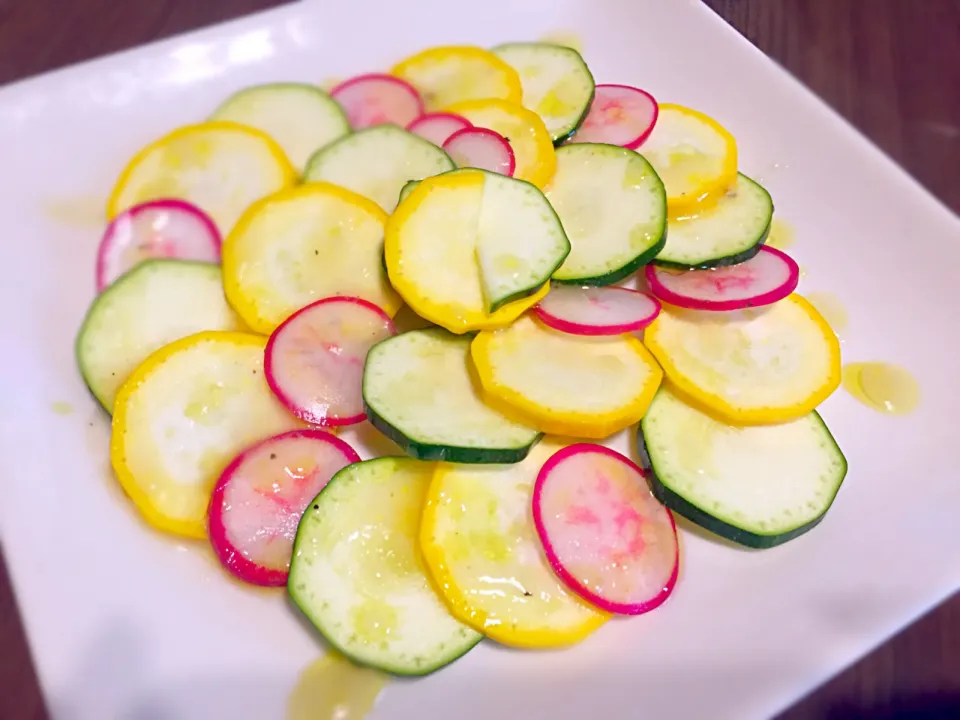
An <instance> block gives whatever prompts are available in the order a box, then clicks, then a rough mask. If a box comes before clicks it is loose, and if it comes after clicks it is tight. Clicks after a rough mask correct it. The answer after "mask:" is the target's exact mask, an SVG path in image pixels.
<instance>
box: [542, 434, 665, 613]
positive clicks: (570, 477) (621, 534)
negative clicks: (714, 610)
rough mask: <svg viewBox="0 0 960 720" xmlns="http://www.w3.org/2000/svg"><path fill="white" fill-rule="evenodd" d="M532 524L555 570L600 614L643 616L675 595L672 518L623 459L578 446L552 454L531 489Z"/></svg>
mask: <svg viewBox="0 0 960 720" xmlns="http://www.w3.org/2000/svg"><path fill="white" fill-rule="evenodd" d="M533 521H534V524H535V525H536V528H537V534H538V535H539V536H540V541H541V543H542V544H543V549H544V551H545V552H546V555H547V560H548V561H549V562H550V565H551V566H552V567H553V570H554V572H556V573H557V575H558V576H559V577H560V579H561V580H563V581H564V582H565V583H566V584H567V585H568V586H569V587H570V588H571V589H572V590H573V591H575V592H576V593H577V594H579V595H580V596H581V597H582V598H584V599H585V600H587V601H588V602H589V603H591V604H593V605H595V606H596V607H598V608H600V609H601V610H606V611H608V612H612V613H617V614H620V615H640V614H641V613H645V612H649V611H650V610H653V609H654V608H656V607H657V606H659V605H661V604H662V603H663V602H664V601H665V600H666V599H667V597H669V595H670V593H671V592H673V588H674V585H676V582H677V573H678V571H679V565H680V551H679V544H678V542H677V527H676V525H675V524H674V521H673V514H672V513H671V512H670V511H669V510H668V509H667V508H666V507H664V506H663V505H661V504H660V502H659V501H658V500H657V499H656V498H655V497H654V496H653V493H652V492H651V491H650V488H649V486H648V485H647V480H646V477H645V476H644V474H643V471H642V470H641V469H640V468H639V467H637V466H636V465H635V464H634V463H633V462H631V461H630V460H628V459H627V458H625V457H624V456H623V455H621V454H620V453H618V452H616V451H614V450H611V449H610V448H607V447H604V446H602V445H593V444H591V443H578V444H576V445H569V446H567V447H565V448H563V449H562V450H560V451H558V452H557V453H555V454H554V455H552V456H551V457H550V459H549V460H547V462H546V463H544V465H543V467H542V468H541V469H540V474H539V475H538V476H537V482H536V484H535V485H534V488H533Z"/></svg>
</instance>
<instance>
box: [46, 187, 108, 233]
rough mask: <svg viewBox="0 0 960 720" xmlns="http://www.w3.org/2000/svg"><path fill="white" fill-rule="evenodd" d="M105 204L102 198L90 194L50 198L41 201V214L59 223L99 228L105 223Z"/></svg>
mask: <svg viewBox="0 0 960 720" xmlns="http://www.w3.org/2000/svg"><path fill="white" fill-rule="evenodd" d="M105 206H106V202H105V201H104V200H103V198H101V197H95V196H92V195H91V196H87V197H83V196H80V197H62V198H52V199H50V200H45V201H44V202H43V214H44V216H45V217H47V219H49V220H52V221H53V222H55V223H57V224H59V225H67V226H69V227H79V228H90V227H96V228H99V227H105V226H106V224H107V216H106V213H105V212H104V207H105Z"/></svg>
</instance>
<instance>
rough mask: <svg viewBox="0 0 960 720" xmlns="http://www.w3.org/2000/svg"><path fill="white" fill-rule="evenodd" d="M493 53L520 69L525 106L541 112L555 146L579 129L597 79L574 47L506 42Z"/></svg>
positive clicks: (591, 100)
mask: <svg viewBox="0 0 960 720" xmlns="http://www.w3.org/2000/svg"><path fill="white" fill-rule="evenodd" d="M493 54H494V55H496V56H497V57H499V58H500V59H501V60H503V61H504V62H505V63H507V65H509V66H511V67H512V68H513V69H514V70H516V71H517V74H518V75H519V76H520V84H521V85H522V86H523V106H524V107H525V108H527V109H528V110H532V111H533V112H535V113H537V115H539V116H540V117H541V118H542V119H543V124H544V125H546V126H547V131H548V132H549V133H550V137H551V138H552V139H553V144H554V145H560V144H561V143H563V141H564V140H566V139H567V138H569V137H570V136H571V135H573V133H575V132H576V131H577V128H579V127H580V124H581V123H582V122H583V120H584V118H585V117H586V116H587V113H588V112H589V111H590V104H591V103H592V102H593V93H594V87H595V85H594V80H593V75H592V74H591V72H590V69H589V68H588V67H587V63H586V62H585V61H584V59H583V57H582V56H581V55H580V53H579V52H577V51H576V50H574V49H573V48H571V47H565V46H563V45H553V44H551V43H506V44H504V45H498V46H497V47H495V48H493Z"/></svg>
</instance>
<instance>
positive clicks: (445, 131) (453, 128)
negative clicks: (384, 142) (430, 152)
mask: <svg viewBox="0 0 960 720" xmlns="http://www.w3.org/2000/svg"><path fill="white" fill-rule="evenodd" d="M470 127H473V124H472V123H471V122H470V121H469V120H467V119H466V118H463V117H460V116H459V115H454V114H453V113H427V114H426V115H421V116H420V117H418V118H417V119H416V120H414V121H413V122H412V123H410V124H409V125H408V126H407V130H408V131H410V132H412V133H413V134H414V135H419V136H420V137H422V138H423V139H424V140H429V141H430V142H432V143H433V144H434V145H436V146H437V147H442V146H443V144H444V143H445V142H446V141H447V138H449V137H450V136H451V135H453V134H454V133H455V132H457V131H458V130H463V129H464V128H470Z"/></svg>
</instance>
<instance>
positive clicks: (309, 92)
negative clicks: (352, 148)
mask: <svg viewBox="0 0 960 720" xmlns="http://www.w3.org/2000/svg"><path fill="white" fill-rule="evenodd" d="M210 119H211V120H229V121H230V122H235V123H240V124H241V125H247V126H249V127H252V128H256V129H257V130H260V131H261V132H265V133H266V134H267V135H269V136H270V137H272V138H273V139H274V140H276V141H277V143H278V144H279V145H280V147H282V148H283V151H284V152H285V153H286V154H287V157H288V158H290V162H292V163H293V164H294V165H295V166H296V167H297V168H298V169H300V170H302V169H303V167H304V166H305V165H306V163H307V160H309V159H310V156H311V155H312V154H313V153H315V152H316V151H317V150H319V149H320V148H322V147H324V146H326V145H328V144H329V143H331V142H333V141H334V140H337V139H338V138H341V137H343V136H344V135H346V134H348V133H349V132H350V125H349V124H348V123H347V116H346V115H345V114H344V112H343V110H342V109H341V108H340V105H338V104H337V102H336V101H335V100H334V99H333V98H331V97H330V96H329V95H327V93H325V92H324V91H323V90H321V89H320V88H318V87H316V86H314V85H308V84H306V83H271V84H268V85H255V86H253V87H248V88H245V89H243V90H240V91H238V92H236V93H234V94H233V95H231V96H230V97H228V98H227V99H226V100H224V101H223V103H222V104H221V105H220V107H218V108H217V109H216V110H214V111H213V114H212V115H211V116H210Z"/></svg>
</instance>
